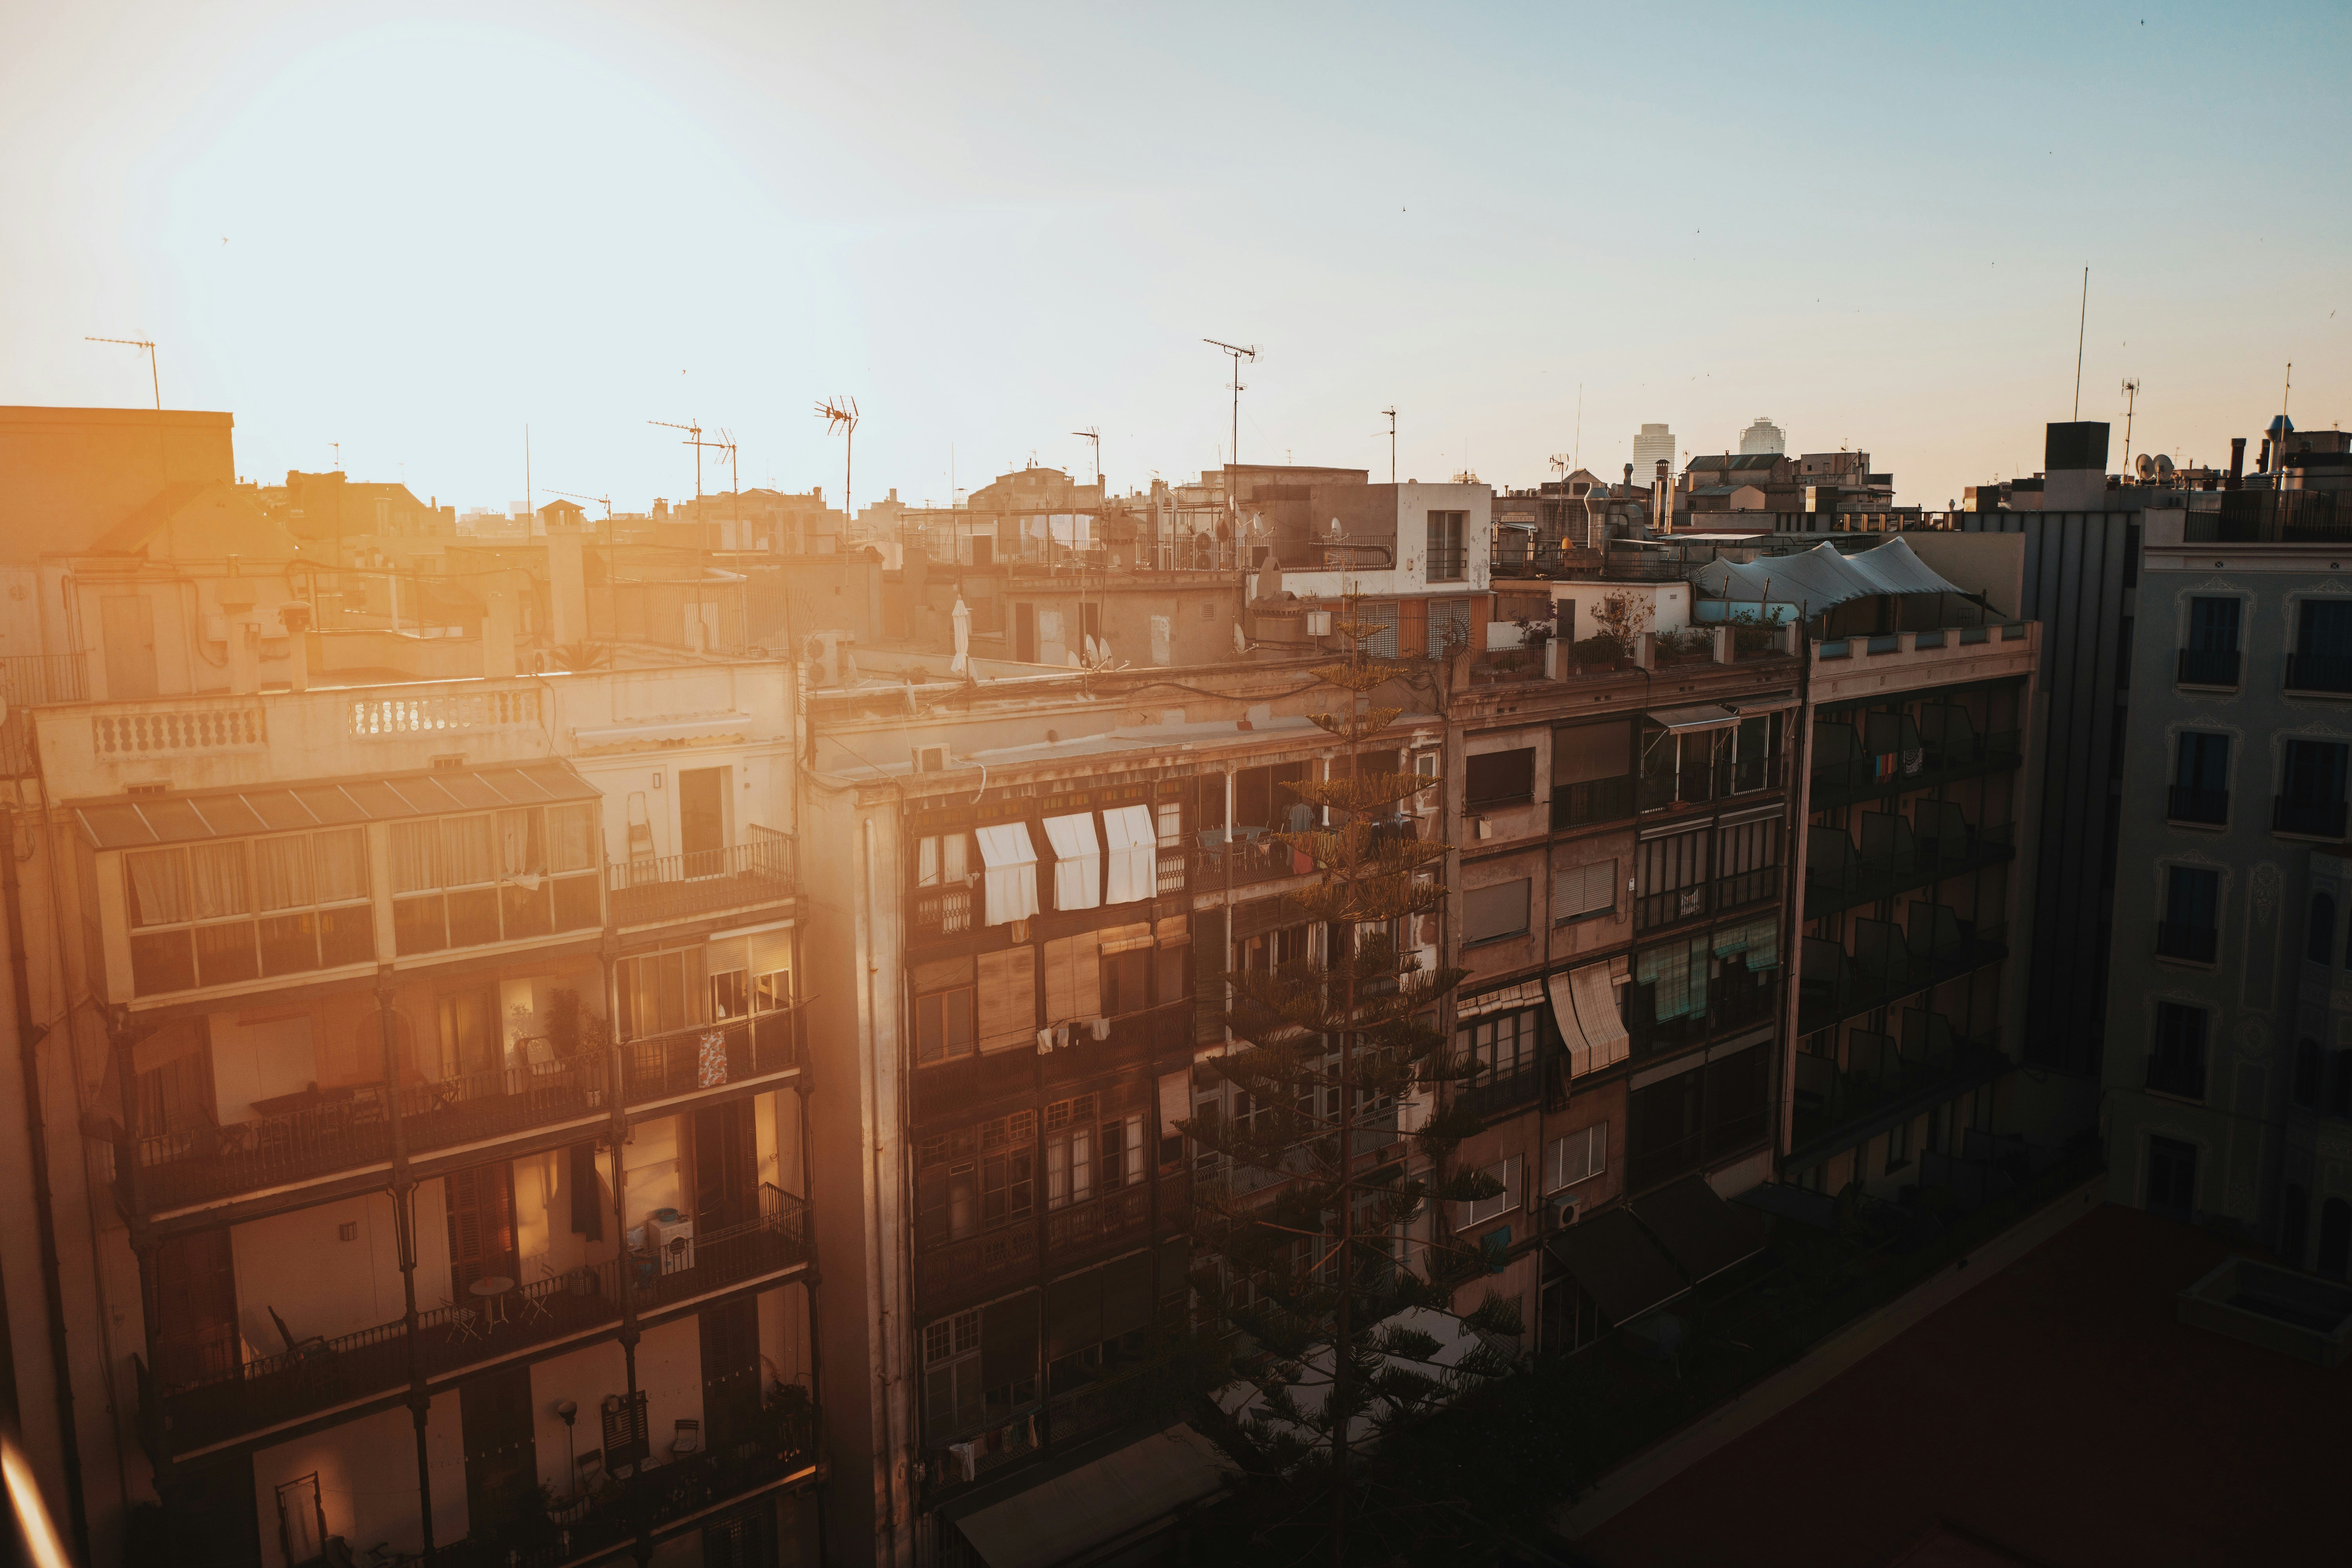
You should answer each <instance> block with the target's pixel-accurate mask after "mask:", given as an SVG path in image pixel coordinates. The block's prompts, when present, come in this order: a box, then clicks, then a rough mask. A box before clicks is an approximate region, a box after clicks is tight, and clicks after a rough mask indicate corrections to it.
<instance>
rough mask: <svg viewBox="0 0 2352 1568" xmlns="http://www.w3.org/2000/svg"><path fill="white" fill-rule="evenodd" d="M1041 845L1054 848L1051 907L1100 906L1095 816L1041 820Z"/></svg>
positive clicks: (1099, 845)
mask: <svg viewBox="0 0 2352 1568" xmlns="http://www.w3.org/2000/svg"><path fill="white" fill-rule="evenodd" d="M1045 842H1046V843H1048V844H1051V845H1052V846H1053V847H1054V907H1055V909H1057V910H1091V909H1096V908H1098V907H1100V905H1101V904H1102V840H1101V839H1100V838H1098V837H1096V836H1095V814H1094V813H1093V812H1091V811H1081V812H1076V813H1074V814H1072V815H1071V816H1049V817H1047V818H1046V819H1045Z"/></svg>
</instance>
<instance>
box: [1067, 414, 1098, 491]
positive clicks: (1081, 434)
mask: <svg viewBox="0 0 2352 1568" xmlns="http://www.w3.org/2000/svg"><path fill="white" fill-rule="evenodd" d="M1070 434H1071V435H1073V436H1076V437H1077V438H1078V439H1079V440H1081V441H1092V442H1093V443H1094V444H1095V489H1097V490H1100V489H1102V432H1101V431H1100V430H1098V429H1097V428H1096V427H1095V426H1092V425H1089V426H1087V427H1086V428H1085V429H1083V430H1073V431H1071V432H1070Z"/></svg>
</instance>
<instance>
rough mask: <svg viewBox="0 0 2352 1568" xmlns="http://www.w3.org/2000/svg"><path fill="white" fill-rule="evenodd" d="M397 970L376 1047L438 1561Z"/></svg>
mask: <svg viewBox="0 0 2352 1568" xmlns="http://www.w3.org/2000/svg"><path fill="white" fill-rule="evenodd" d="M393 995H394V992H393V979H392V965H391V964H389V963H384V964H379V965H377V967H376V974H375V1032H376V1043H377V1046H378V1047H379V1048H380V1050H381V1051H382V1053H383V1114H384V1120H385V1121H388V1122H389V1123H391V1126H392V1189H391V1191H392V1234H393V1242H394V1246H396V1247H398V1248H399V1250H400V1290H401V1297H402V1308H403V1310H402V1312H401V1320H400V1322H401V1336H402V1338H403V1339H404V1340H405V1341H406V1342H407V1345H408V1420H409V1424H410V1426H413V1427H414V1428H415V1433H416V1508H417V1516H418V1519H419V1521H421V1522H422V1524H423V1527H424V1537H423V1539H424V1542H425V1556H427V1557H430V1556H432V1555H433V1461H432V1457H431V1452H430V1449H429V1447H428V1446H427V1444H426V1442H425V1426H426V1424H427V1421H428V1419H429V1418H430V1416H431V1415H432V1411H433V1394H432V1391H431V1390H430V1389H428V1388H426V1387H425V1348H424V1345H423V1343H422V1342H420V1341H419V1340H418V1338H417V1333H416V1330H417V1321H416V1184H415V1182H414V1181H412V1180H410V1179H409V1174H408V1136H407V1134H406V1133H405V1132H404V1131H402V1129H401V1125H400V1015H399V1014H398V1013H396V1012H394V1010H393V1005H392V999H393Z"/></svg>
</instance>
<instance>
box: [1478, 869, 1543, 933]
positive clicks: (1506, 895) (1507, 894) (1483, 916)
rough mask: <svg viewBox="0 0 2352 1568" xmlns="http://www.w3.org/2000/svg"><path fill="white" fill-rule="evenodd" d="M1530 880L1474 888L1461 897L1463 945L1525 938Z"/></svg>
mask: <svg viewBox="0 0 2352 1568" xmlns="http://www.w3.org/2000/svg"><path fill="white" fill-rule="evenodd" d="M1532 880H1533V879H1531V878H1528V877H1521V878H1519V879H1517V881H1511V882H1497V883H1496V884H1495V885H1494V886H1493V887H1490V888H1473V889H1470V890H1469V891H1468V892H1466V893H1465V894H1464V895H1463V896H1462V942H1463V944H1464V945H1465V946H1468V945H1470V944H1471V943H1474V942H1494V941H1497V940H1499V939H1501V938H1503V937H1507V936H1523V935H1525V934H1526V933H1527V929H1528V886H1529V884H1530V882H1531V881H1532Z"/></svg>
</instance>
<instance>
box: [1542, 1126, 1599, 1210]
mask: <svg viewBox="0 0 2352 1568" xmlns="http://www.w3.org/2000/svg"><path fill="white" fill-rule="evenodd" d="M1608 1168H1609V1123H1607V1122H1606V1121H1598V1122H1595V1123H1593V1124H1592V1125H1591V1126H1590V1127H1587V1128H1583V1129H1581V1130H1580V1131H1575V1132H1570V1133H1569V1134H1567V1135H1566V1136H1565V1137H1560V1138H1555V1139H1553V1140H1552V1141H1551V1144H1550V1147H1549V1148H1547V1149H1546V1150H1545V1151H1544V1191H1546V1192H1548V1193H1556V1192H1558V1191H1559V1190H1560V1189H1561V1188H1562V1187H1572V1186H1574V1185H1576V1184H1577V1183H1579V1182H1588V1181H1591V1179H1592V1178H1593V1177H1595V1176H1597V1175H1599V1174H1601V1172H1603V1171H1605V1170H1607V1169H1608Z"/></svg>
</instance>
